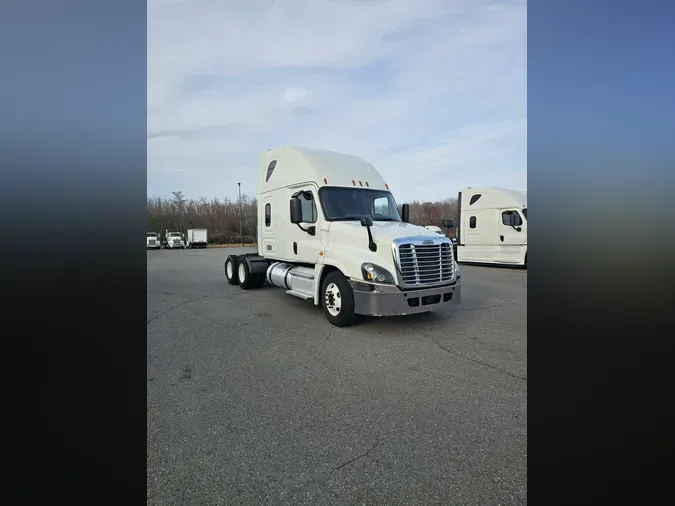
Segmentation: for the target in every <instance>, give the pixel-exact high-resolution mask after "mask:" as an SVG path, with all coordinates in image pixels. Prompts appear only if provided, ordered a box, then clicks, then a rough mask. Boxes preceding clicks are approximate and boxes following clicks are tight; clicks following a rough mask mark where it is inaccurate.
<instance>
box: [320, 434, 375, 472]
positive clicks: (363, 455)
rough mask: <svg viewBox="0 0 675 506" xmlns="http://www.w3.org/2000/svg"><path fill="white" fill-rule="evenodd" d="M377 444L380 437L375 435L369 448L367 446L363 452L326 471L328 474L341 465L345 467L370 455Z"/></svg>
mask: <svg viewBox="0 0 675 506" xmlns="http://www.w3.org/2000/svg"><path fill="white" fill-rule="evenodd" d="M379 444H380V438H379V437H377V436H375V442H374V443H373V444H372V445H371V446H370V448H368V449H367V450H366V451H365V452H363V453H361V454H359V455H357V456H356V457H354V458H352V459H349V460H347V461H345V462H343V463H342V464H340V465H339V466H337V467H334V468H333V469H331V470H330V471H328V474H329V475H330V474H333V473H334V472H335V471H339V470H340V469H342V468H343V467H346V466H348V465H350V464H353V463H354V462H356V461H357V460H361V459H363V458H365V457H367V456H368V455H370V452H372V451H373V450H374V449H375V448H377V446H378V445H379Z"/></svg>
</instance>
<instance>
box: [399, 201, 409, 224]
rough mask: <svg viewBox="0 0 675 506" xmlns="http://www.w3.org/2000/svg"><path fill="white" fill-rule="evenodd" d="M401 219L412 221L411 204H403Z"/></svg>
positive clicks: (405, 221) (404, 221)
mask: <svg viewBox="0 0 675 506" xmlns="http://www.w3.org/2000/svg"><path fill="white" fill-rule="evenodd" d="M401 221H403V223H410V204H403V205H401Z"/></svg>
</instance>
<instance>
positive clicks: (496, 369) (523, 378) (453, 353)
mask: <svg viewBox="0 0 675 506" xmlns="http://www.w3.org/2000/svg"><path fill="white" fill-rule="evenodd" d="M411 328H412V330H414V331H415V332H417V333H418V334H419V335H421V336H422V337H424V338H425V339H428V340H429V341H431V342H432V343H434V344H435V345H436V346H438V347H439V348H440V349H441V350H443V351H445V352H447V353H450V354H451V355H455V356H457V357H460V358H463V359H465V360H468V361H470V362H474V363H476V364H480V365H483V366H485V367H489V368H490V369H493V370H495V371H499V372H501V373H502V374H506V375H507V376H510V377H511V378H514V379H517V380H522V381H527V376H519V375H517V374H513V373H512V372H509V371H506V370H504V369H501V368H499V367H497V366H494V365H492V364H490V363H488V362H483V361H482V360H476V359H475V358H471V357H467V356H466V355H463V354H461V353H458V352H456V351H455V350H451V349H450V348H446V347H445V346H443V345H442V344H440V343H439V342H438V341H436V340H435V339H434V338H432V337H430V336H428V335H427V334H425V333H424V332H422V331H421V330H419V329H416V328H415V327H411Z"/></svg>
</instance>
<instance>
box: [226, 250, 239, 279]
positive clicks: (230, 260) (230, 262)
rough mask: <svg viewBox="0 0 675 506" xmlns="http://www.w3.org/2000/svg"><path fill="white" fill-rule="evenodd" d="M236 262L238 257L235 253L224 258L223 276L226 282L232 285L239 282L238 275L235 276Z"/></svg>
mask: <svg viewBox="0 0 675 506" xmlns="http://www.w3.org/2000/svg"><path fill="white" fill-rule="evenodd" d="M238 263H239V258H238V257H236V256H235V255H230V256H228V257H227V259H226V260H225V278H226V279H227V282H228V284H230V285H232V286H234V285H238V284H239V277H238V276H237V266H238ZM230 267H231V269H230ZM228 273H229V274H228Z"/></svg>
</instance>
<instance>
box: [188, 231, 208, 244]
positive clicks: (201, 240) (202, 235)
mask: <svg viewBox="0 0 675 506" xmlns="http://www.w3.org/2000/svg"><path fill="white" fill-rule="evenodd" d="M207 244H208V241H207V237H206V229H205V228H191V229H189V230H188V231H187V247H188V248H206V245H207Z"/></svg>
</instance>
